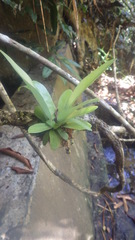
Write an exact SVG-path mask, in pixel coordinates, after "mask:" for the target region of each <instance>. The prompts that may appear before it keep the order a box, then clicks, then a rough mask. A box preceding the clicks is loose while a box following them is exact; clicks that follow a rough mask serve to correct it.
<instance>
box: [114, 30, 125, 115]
mask: <svg viewBox="0 0 135 240" xmlns="http://www.w3.org/2000/svg"><path fill="white" fill-rule="evenodd" d="M120 29H121V26H119V29H118V33H117V35H116V38H115V40H114V43H113V59H114V62H113V72H114V83H115V93H116V101H117V105H118V112H119V113H120V114H121V115H122V116H123V112H122V109H121V103H120V98H119V91H118V84H117V73H116V56H115V46H116V42H117V40H118V37H119V34H120ZM123 117H124V116H123Z"/></svg>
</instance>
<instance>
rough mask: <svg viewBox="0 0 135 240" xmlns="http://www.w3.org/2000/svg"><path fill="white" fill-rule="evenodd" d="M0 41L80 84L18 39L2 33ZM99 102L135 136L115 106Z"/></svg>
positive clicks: (133, 130)
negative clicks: (15, 39) (17, 40)
mask: <svg viewBox="0 0 135 240" xmlns="http://www.w3.org/2000/svg"><path fill="white" fill-rule="evenodd" d="M0 41H2V42H4V43H6V44H8V45H10V46H12V47H15V48H16V49H18V50H19V51H22V52H24V53H26V54H28V55H29V56H31V57H34V58H35V59H37V60H38V61H39V62H41V63H42V64H44V65H45V66H47V67H49V68H50V69H52V70H53V71H55V72H56V73H58V74H59V75H60V76H62V77H64V78H65V79H66V80H68V81H69V82H71V83H72V84H74V85H75V86H77V85H78V84H79V81H78V80H77V79H76V78H74V77H72V76H71V75H70V74H69V73H67V72H65V71H64V70H62V69H61V68H59V67H58V66H56V65H55V64H53V63H52V62H50V61H49V60H47V59H46V58H44V57H42V56H41V55H39V54H38V53H36V52H34V51H33V50H31V49H30V48H27V47H24V46H23V45H21V44H20V43H18V42H16V41H14V40H13V39H11V38H9V37H8V36H6V35H4V34H1V33H0ZM85 92H86V93H87V94H88V95H90V96H91V97H95V98H97V97H98V96H97V95H96V94H95V93H94V92H93V91H92V90H90V89H89V88H87V90H86V91H85ZM99 103H100V105H101V106H102V107H104V108H105V109H107V110H108V111H109V112H110V114H112V115H113V116H114V117H115V118H116V119H117V120H118V121H119V122H121V123H122V124H123V125H124V126H125V128H126V129H127V130H128V131H129V132H130V134H131V135H133V136H134V137H135V129H134V128H133V127H132V126H131V124H129V123H128V122H127V121H126V120H125V119H124V118H123V117H122V116H121V115H120V114H119V113H118V112H117V111H116V110H115V109H114V108H112V107H111V106H110V105H109V104H107V103H106V102H105V101H104V100H102V99H99Z"/></svg>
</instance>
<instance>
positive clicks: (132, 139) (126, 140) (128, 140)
mask: <svg viewBox="0 0 135 240" xmlns="http://www.w3.org/2000/svg"><path fill="white" fill-rule="evenodd" d="M119 140H120V141H121V142H135V138H130V139H126V138H119Z"/></svg>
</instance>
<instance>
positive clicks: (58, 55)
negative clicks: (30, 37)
mask: <svg viewBox="0 0 135 240" xmlns="http://www.w3.org/2000/svg"><path fill="white" fill-rule="evenodd" d="M65 45H66V43H65V42H64V41H58V42H57V43H56V45H55V46H54V47H53V48H52V49H51V52H50V53H51V57H49V58H48V60H49V61H51V62H52V63H54V64H56V65H57V66H59V67H64V68H66V69H67V70H68V71H69V72H70V73H71V74H72V75H74V76H75V77H77V78H78V79H80V77H79V75H78V74H77V73H76V71H74V69H73V66H74V67H76V68H80V65H79V64H78V63H77V62H75V61H73V60H71V59H68V58H66V57H65V56H64V54H63V53H62V52H63V51H64V48H65ZM52 72H53V71H52V70H51V69H50V68H48V67H44V68H43V71H42V76H43V77H44V78H48V77H49V76H51V74H52ZM62 80H63V81H64V83H66V80H65V79H63V78H62Z"/></svg>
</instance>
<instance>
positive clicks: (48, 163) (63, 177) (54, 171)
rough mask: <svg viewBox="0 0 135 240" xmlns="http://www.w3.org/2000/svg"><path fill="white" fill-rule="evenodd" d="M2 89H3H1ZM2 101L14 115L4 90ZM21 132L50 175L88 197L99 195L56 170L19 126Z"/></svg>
mask: <svg viewBox="0 0 135 240" xmlns="http://www.w3.org/2000/svg"><path fill="white" fill-rule="evenodd" d="M3 88H4V87H3ZM4 101H5V103H6V105H7V106H8V109H9V111H11V109H10V106H12V113H13V112H14V113H15V114H16V112H17V111H16V108H15V107H14V105H13V103H12V102H11V100H10V101H9V97H8V94H7V93H6V91H5V90H4ZM20 129H21V131H22V132H23V134H24V136H25V137H26V138H27V140H28V142H29V143H30V145H31V146H32V147H33V149H34V150H35V152H36V153H37V154H38V155H39V156H40V158H41V159H42V161H43V162H44V163H45V165H46V166H47V167H48V168H49V169H50V171H51V172H52V173H54V174H55V176H57V177H59V178H60V179H61V180H63V181H64V182H65V183H67V184H69V185H70V186H72V187H73V188H75V189H77V190H78V191H80V192H82V193H86V194H89V195H93V196H95V197H97V196H98V195H99V193H97V192H94V191H90V190H89V189H88V188H85V187H82V186H80V185H79V184H77V183H76V182H74V181H73V180H72V179H70V178H69V177H68V176H66V175H65V174H64V173H63V172H61V171H60V170H59V169H57V168H56V167H55V166H54V165H53V164H52V163H51V162H50V161H49V160H48V159H47V158H46V157H45V155H44V154H43V153H42V150H41V148H40V147H39V146H37V145H36V144H35V142H34V141H33V139H32V137H31V135H30V134H28V133H27V131H26V130H25V129H24V128H23V127H22V126H20Z"/></svg>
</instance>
